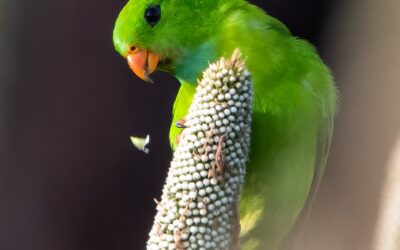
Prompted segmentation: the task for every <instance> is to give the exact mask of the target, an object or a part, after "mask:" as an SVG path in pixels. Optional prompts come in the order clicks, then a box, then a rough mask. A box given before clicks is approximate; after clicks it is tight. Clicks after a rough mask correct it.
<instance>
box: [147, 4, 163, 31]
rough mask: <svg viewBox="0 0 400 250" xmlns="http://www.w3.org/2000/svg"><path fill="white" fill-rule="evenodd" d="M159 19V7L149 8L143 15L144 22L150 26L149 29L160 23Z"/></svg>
mask: <svg viewBox="0 0 400 250" xmlns="http://www.w3.org/2000/svg"><path fill="white" fill-rule="evenodd" d="M160 18H161V9H160V5H154V6H149V7H148V8H147V9H146V12H145V13H144V19H146V22H147V23H148V24H150V26H151V27H154V25H156V24H157V23H158V21H160Z"/></svg>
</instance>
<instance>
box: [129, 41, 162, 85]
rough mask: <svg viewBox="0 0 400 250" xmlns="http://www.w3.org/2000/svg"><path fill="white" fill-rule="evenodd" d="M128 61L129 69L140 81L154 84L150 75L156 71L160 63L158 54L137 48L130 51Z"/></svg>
mask: <svg viewBox="0 0 400 250" xmlns="http://www.w3.org/2000/svg"><path fill="white" fill-rule="evenodd" d="M127 60H128V64H129V67H130V68H131V69H132V71H133V72H134V73H135V74H136V75H137V76H138V77H139V78H140V79H142V80H145V81H147V82H150V83H153V81H152V80H151V79H150V77H149V75H150V74H151V73H153V72H154V71H155V70H156V68H157V65H158V62H159V61H160V57H159V56H158V55H157V54H155V53H153V52H151V51H150V50H141V49H139V48H138V47H136V48H133V49H131V50H130V51H129V53H128V56H127Z"/></svg>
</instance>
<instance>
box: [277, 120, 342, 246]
mask: <svg viewBox="0 0 400 250" xmlns="http://www.w3.org/2000/svg"><path fill="white" fill-rule="evenodd" d="M333 118H334V117H333V116H329V115H327V117H326V118H325V119H324V120H323V122H322V123H321V126H320V131H319V135H318V148H317V154H316V158H315V167H314V177H313V181H312V184H311V188H310V193H309V195H308V198H307V201H306V203H305V204H304V207H303V210H302V212H301V214H300V215H299V217H298V219H297V221H296V224H295V225H294V226H293V228H292V230H291V232H290V233H289V234H288V236H287V237H286V240H285V241H284V242H285V243H284V247H283V249H292V247H291V246H292V245H293V244H294V241H295V240H296V237H297V235H298V234H299V233H300V232H301V230H302V227H303V225H304V221H306V220H307V218H308V216H309V213H310V210H311V207H312V204H313V202H314V200H315V197H316V194H317V192H318V189H319V186H320V184H321V181H322V177H323V175H324V172H325V167H326V163H327V160H328V155H329V150H330V145H331V139H332V132H333V124H334V123H333V120H334V119H333Z"/></svg>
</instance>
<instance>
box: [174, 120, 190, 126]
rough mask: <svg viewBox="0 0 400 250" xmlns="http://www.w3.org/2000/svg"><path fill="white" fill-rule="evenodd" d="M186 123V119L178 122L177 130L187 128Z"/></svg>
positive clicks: (176, 124) (176, 123)
mask: <svg viewBox="0 0 400 250" xmlns="http://www.w3.org/2000/svg"><path fill="white" fill-rule="evenodd" d="M185 123H186V118H182V119H180V120H178V121H177V122H175V127H177V128H187V127H186V125H185Z"/></svg>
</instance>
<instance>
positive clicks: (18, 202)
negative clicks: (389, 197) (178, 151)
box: [0, 0, 379, 250]
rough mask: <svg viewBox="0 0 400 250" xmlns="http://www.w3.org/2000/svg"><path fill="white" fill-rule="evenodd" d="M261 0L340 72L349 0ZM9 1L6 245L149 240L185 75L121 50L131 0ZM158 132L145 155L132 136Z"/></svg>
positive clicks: (0, 177)
mask: <svg viewBox="0 0 400 250" xmlns="http://www.w3.org/2000/svg"><path fill="white" fill-rule="evenodd" d="M253 2H254V3H257V4H258V5H259V6H262V7H263V8H264V9H266V10H268V12H269V13H270V14H271V15H273V16H275V17H278V18H279V19H281V20H282V21H283V22H285V23H286V24H287V25H288V27H289V28H290V29H291V31H292V32H293V33H294V34H295V35H297V36H300V37H303V38H306V39H308V40H310V41H312V42H313V43H314V44H315V45H316V47H317V48H318V50H319V51H320V53H321V55H322V57H323V59H324V60H325V61H327V63H328V65H331V66H332V68H333V71H334V72H335V70H336V68H335V65H338V64H335V63H333V61H334V60H335V59H337V58H336V57H335V54H334V53H333V52H332V51H331V50H330V49H331V48H330V47H328V46H327V44H329V43H327V40H329V39H327V37H330V36H327V35H326V33H327V27H329V25H328V23H331V22H329V20H331V19H330V17H331V16H335V15H336V14H337V12H338V11H339V10H338V8H337V6H340V4H341V3H340V2H339V1H329V0H325V1H316V0H269V1H261V0H260V1H253ZM0 3H1V5H0V8H1V9H0V14H1V16H0V20H1V23H0V28H1V32H0V39H1V40H0V104H1V107H0V112H1V113H0V122H1V123H0V166H1V170H0V249H2V250H36V249H38V250H39V249H40V250H47V249H49V250H50V249H57V250H64V249H65V250H67V249H68V250H72V249H73V250H91V249H93V250H94V249H96V250H101V249H113V250H118V249H121V250H122V249H123V250H125V249H144V246H145V242H146V240H147V234H148V231H149V229H150V226H151V224H152V219H153V216H154V213H155V205H154V202H153V198H155V197H159V196H160V192H161V185H162V183H163V181H164V178H165V176H166V171H167V168H168V163H169V160H170V159H171V151H170V148H169V144H168V136H167V135H168V129H169V124H170V118H171V107H172V104H173V100H174V98H175V94H176V92H177V89H178V87H179V86H178V82H177V81H176V80H175V79H173V78H172V77H171V76H168V75H166V74H163V73H156V74H155V76H154V79H153V80H154V81H155V84H154V85H151V84H147V83H145V82H142V81H140V80H138V79H137V77H136V76H134V75H133V73H132V72H131V71H130V70H129V68H128V66H127V64H126V62H125V60H124V59H123V58H121V57H120V56H119V55H118V54H117V53H116V52H115V51H114V49H113V44H112V29H113V25H114V21H115V19H116V17H117V14H118V12H119V11H120V9H121V8H122V6H123V5H124V4H125V1H124V0H117V1H98V0H96V1H95V0H68V1H65V0H52V1H49V0H14V1H4V0H3V1H2V0H0ZM333 3H334V5H333ZM339 86H341V83H340V82H339ZM148 133H149V134H151V137H152V141H151V154H150V155H145V154H143V153H140V152H138V151H137V150H135V149H134V148H133V146H132V145H131V143H130V140H129V136H131V135H135V136H145V135H146V134H148ZM329 171H334V170H329V169H328V175H327V177H326V178H325V179H326V182H328V184H327V185H329V183H330V184H332V183H333V179H330V176H333V177H335V175H334V172H333V174H331V175H329V173H330V172H329ZM333 177H332V178H333ZM377 182H379V179H378V181H377ZM325 190H326V189H325ZM328 191H329V190H328ZM328 191H326V192H325V194H329V192H328ZM377 193H378V190H375V193H373V194H375V195H376V194H377ZM373 194H372V195H373ZM322 207H323V209H326V207H324V206H322ZM329 209H336V208H328V210H329ZM371 209H374V207H372V208H371ZM317 212H318V209H317ZM317 214H318V213H317ZM319 214H321V213H319ZM316 218H319V217H318V216H317V217H316ZM332 220H334V218H332ZM328 224H329V223H328ZM335 229H337V228H335ZM331 236H332V235H331V234H328V236H326V237H331ZM310 237H311V236H310V234H308V238H310ZM305 238H306V239H307V235H306V237H305ZM360 246H364V245H363V244H361V245H360ZM313 249H314V248H313ZM315 249H318V248H315ZM320 249H321V248H320ZM325 249H328V248H325ZM332 249H338V248H332ZM341 249H356V248H351V247H350V248H341ZM357 249H367V248H365V246H364V247H362V248H357Z"/></svg>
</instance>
